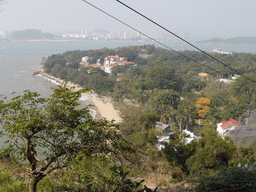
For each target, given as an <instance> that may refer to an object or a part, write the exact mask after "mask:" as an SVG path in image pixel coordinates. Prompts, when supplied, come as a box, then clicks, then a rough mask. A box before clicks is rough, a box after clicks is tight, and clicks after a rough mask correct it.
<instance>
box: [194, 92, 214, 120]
mask: <svg viewBox="0 0 256 192" xmlns="http://www.w3.org/2000/svg"><path fill="white" fill-rule="evenodd" d="M210 103H211V100H210V99H208V98H206V97H202V98H200V99H199V100H198V101H197V102H196V108H197V111H198V116H199V117H201V118H204V117H205V115H206V113H207V112H208V111H209V109H210V107H209V105H210Z"/></svg>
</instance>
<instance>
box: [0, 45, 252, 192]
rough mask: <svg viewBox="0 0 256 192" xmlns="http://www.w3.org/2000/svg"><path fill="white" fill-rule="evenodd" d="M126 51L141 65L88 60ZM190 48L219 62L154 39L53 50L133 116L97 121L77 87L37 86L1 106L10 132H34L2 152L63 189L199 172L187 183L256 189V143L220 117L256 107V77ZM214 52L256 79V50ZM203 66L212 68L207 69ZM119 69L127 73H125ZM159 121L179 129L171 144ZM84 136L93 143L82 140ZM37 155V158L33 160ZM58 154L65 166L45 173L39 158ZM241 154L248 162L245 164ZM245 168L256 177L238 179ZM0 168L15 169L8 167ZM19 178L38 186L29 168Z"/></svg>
mask: <svg viewBox="0 0 256 192" xmlns="http://www.w3.org/2000/svg"><path fill="white" fill-rule="evenodd" d="M116 54H118V55H120V56H123V57H128V60H129V61H134V62H136V63H137V64H138V65H137V67H134V66H116V67H114V68H113V69H112V74H106V73H104V71H103V70H101V69H99V68H92V67H82V68H80V65H79V63H80V61H81V58H82V57H83V56H89V58H90V59H89V63H96V61H97V60H98V59H100V63H103V61H104V57H105V56H108V55H116ZM183 54H185V55H187V56H189V57H191V58H193V59H195V60H197V61H199V62H201V63H203V64H204V65H208V66H211V67H213V68H214V69H215V71H210V69H209V68H206V67H203V66H200V65H199V64H197V63H194V62H193V61H190V60H188V59H187V58H185V57H183V56H181V55H179V54H177V53H174V52H172V51H168V50H164V49H161V48H156V47H154V46H152V45H147V46H146V45H145V46H136V47H123V48H116V49H106V48H104V49H100V50H88V51H69V52H66V53H64V54H58V55H52V56H50V57H49V58H48V59H47V62H46V63H45V65H44V70H45V72H46V73H49V74H51V75H53V76H56V77H59V78H62V79H66V80H70V81H72V82H74V83H76V84H79V85H80V86H82V87H83V88H92V89H94V91H95V92H96V93H98V94H100V95H107V96H110V97H112V98H113V100H114V101H115V105H116V107H118V109H119V110H120V111H121V113H122V118H123V121H122V123H121V124H120V125H115V124H113V123H109V122H107V121H104V120H99V121H97V120H95V121H94V120H92V119H91V117H90V115H89V114H88V112H87V111H86V109H83V110H82V111H80V110H76V109H75V106H76V105H77V103H76V99H78V97H79V94H80V93H81V91H80V92H77V93H74V92H70V91H69V90H68V89H66V88H65V87H62V88H61V87H60V88H59V89H57V90H55V91H54V94H53V95H52V97H51V98H49V99H42V98H40V97H38V95H37V94H35V93H30V92H28V93H25V95H24V96H21V97H17V98H15V99H14V100H13V101H11V102H10V103H5V102H4V101H2V103H1V108H0V109H1V111H2V113H3V114H4V116H3V115H2V116H1V121H2V123H5V124H3V125H4V128H5V130H6V131H8V132H9V133H10V136H12V137H13V136H15V137H17V138H20V139H23V140H25V141H26V140H28V139H30V141H32V142H29V143H28V142H27V143H26V142H25V144H24V145H21V142H20V141H21V140H19V139H17V140H13V141H12V142H11V144H13V145H10V147H9V148H7V149H5V150H2V152H1V153H2V157H12V159H15V158H19V159H22V160H28V162H29V165H26V164H22V166H25V167H26V166H30V167H31V169H29V171H30V175H32V176H33V178H37V177H39V176H40V177H41V176H43V177H41V178H40V179H39V180H38V191H40V190H41V186H42V185H43V184H45V185H47V187H49V186H51V189H52V190H60V191H61V190H62V191H72V190H73V191H79V190H83V191H97V190H98V191H99V190H102V191H103V190H105V191H143V190H144V191H149V189H148V188H147V187H142V186H141V183H142V180H141V179H140V178H143V179H145V184H146V185H147V186H150V187H151V188H152V189H153V188H155V187H156V186H157V185H161V186H162V187H164V186H165V187H170V186H171V185H172V183H175V182H182V181H186V182H189V181H190V180H191V179H192V180H194V182H191V184H190V185H189V186H187V188H194V189H195V190H196V191H211V190H220V191H221V190H222V191H224V190H226V189H227V188H228V189H232V190H234V191H239V190H240V189H243V190H244V191H246V190H247V191H253V190H254V188H255V186H254V185H252V181H253V179H255V171H254V169H253V166H251V167H250V169H248V168H245V167H246V166H247V165H251V164H252V163H253V162H254V161H255V150H256V149H255V146H256V145H255V143H253V145H251V146H248V145H245V144H244V143H243V142H240V143H239V144H238V143H235V142H234V140H233V139H232V138H229V137H225V138H222V137H220V136H219V135H218V133H217V131H216V130H215V126H216V123H218V122H220V121H224V120H228V118H234V119H238V118H240V119H242V120H243V118H244V117H246V116H247V113H248V108H249V106H250V108H251V110H254V109H255V107H256V84H255V83H254V82H252V81H250V80H249V79H247V78H244V77H243V76H241V77H239V78H238V79H236V80H235V81H234V82H232V83H229V84H225V83H223V82H219V81H217V79H219V78H226V79H231V77H232V75H234V72H233V71H231V70H230V69H227V68H225V67H223V66H222V65H220V64H217V63H216V62H215V61H212V60H211V59H209V58H207V57H206V56H205V55H203V54H202V53H199V52H195V51H184V52H183ZM214 56H215V57H217V58H218V59H220V60H222V61H223V62H225V63H226V64H227V65H229V66H230V67H232V68H234V69H235V70H236V71H237V72H238V74H237V75H246V76H247V77H249V78H251V79H253V80H254V79H255V78H254V74H253V73H254V70H255V68H256V55H253V54H245V53H234V54H233V55H221V54H215V55H214ZM67 63H69V64H68V65H67ZM201 72H204V73H207V74H209V75H208V76H207V77H200V76H199V75H198V74H199V73H201ZM117 78H121V81H116V79H117ZM35 104H36V105H35ZM43 106H44V107H43ZM65 106H66V107H65ZM41 111H42V112H41ZM242 120H241V121H242ZM157 121H161V122H162V123H166V124H168V125H169V126H170V129H171V131H172V134H171V135H170V136H169V141H168V142H163V143H162V144H163V145H164V148H163V149H162V150H159V149H158V148H157V147H156V146H157V144H158V138H159V137H160V136H164V135H165V133H160V131H159V130H158V129H156V127H155V125H156V122H157ZM35 125H36V129H35ZM184 129H187V130H190V131H192V132H194V133H195V134H196V135H197V136H199V139H198V140H194V141H192V142H187V139H188V135H186V134H185V133H184V132H182V131H183V130H184ZM37 131H38V132H37ZM38 133H39V134H38ZM31 134H32V136H31ZM30 136H31V138H30ZM56 138H57V141H55V139H56ZM66 138H68V139H66ZM74 138H75V140H73V139H74ZM53 141H54V142H53ZM81 141H82V143H84V144H86V145H85V146H86V147H84V148H82V147H80V148H79V143H81ZM55 142H57V145H55V144H54V143H55ZM17 146H18V147H17ZM39 146H41V147H42V146H44V147H46V148H50V149H51V150H50V151H49V153H47V155H46V159H45V160H44V161H41V160H37V159H36V158H35V150H36V149H40V147H39ZM26 147H28V148H27V150H24V149H26ZM37 147H39V148H37ZM14 152H19V153H14ZM50 152H52V154H53V156H51V155H52V154H51V153H50ZM14 154H16V155H14ZM56 154H57V155H58V154H61V155H63V156H61V155H60V156H56ZM17 155H18V156H17ZM63 157H64V158H63ZM31 158H32V159H33V158H34V160H32V161H30V159H31ZM3 159H4V158H3ZM49 159H52V160H51V161H52V162H57V163H56V164H55V163H53V164H52V165H51V166H50V165H49V168H50V170H51V169H52V168H56V170H57V171H51V172H49V173H48V174H45V171H47V169H45V170H43V171H44V172H43V173H42V172H40V169H39V171H38V169H35V167H33V166H35V164H34V162H35V161H36V165H37V166H39V167H40V168H43V167H44V166H45V165H47V164H45V162H48V161H49ZM25 162H26V161H25ZM17 163H20V162H17ZM238 164H240V165H241V168H240V169H238V170H236V169H235V167H237V166H238ZM56 165H58V166H57V167H55V166H56ZM120 166H122V167H123V168H121V167H120ZM33 168H34V170H33ZM47 168H48V167H47ZM54 170H55V169H54ZM127 170H130V173H129V177H131V178H135V177H139V179H137V180H136V179H135V180H134V179H132V180H131V179H128V180H127V179H126V177H127V175H128V171H127ZM222 173H223V174H222ZM245 173H246V174H248V175H249V177H248V178H250V179H249V180H248V182H247V181H245V180H241V182H240V184H239V182H238V181H237V180H239V177H240V176H244V174H245ZM0 174H2V175H0V176H2V177H8V175H5V174H3V172H0ZM42 174H43V175H42ZM47 176H49V177H47ZM227 177H228V178H227ZM49 178H51V179H49ZM207 178H209V181H208V182H206V180H207ZM22 179H23V180H22ZM12 180H13V181H14V183H15V184H13V186H12V185H11V184H10V187H15V185H20V184H19V182H21V183H22V185H24V186H26V187H28V179H27V177H26V175H25V176H22V177H21V178H20V177H19V178H18V179H17V178H12ZM31 181H33V179H32V180H30V183H31ZM220 182H221V183H220ZM199 183H201V184H200V185H199ZM5 185H6V186H7V185H8V183H5ZM160 188H161V187H159V189H160ZM224 188H225V189H224Z"/></svg>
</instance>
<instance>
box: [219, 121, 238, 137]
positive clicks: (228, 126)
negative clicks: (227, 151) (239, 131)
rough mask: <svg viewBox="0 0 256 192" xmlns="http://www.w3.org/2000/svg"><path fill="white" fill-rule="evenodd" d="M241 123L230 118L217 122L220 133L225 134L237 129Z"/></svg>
mask: <svg viewBox="0 0 256 192" xmlns="http://www.w3.org/2000/svg"><path fill="white" fill-rule="evenodd" d="M239 125H240V124H239V123H238V122H237V121H236V120H234V119H232V118H229V120H228V121H222V122H220V123H218V124H217V131H218V133H219V134H220V135H223V134H224V133H226V132H228V131H231V130H235V129H236V128H237V127H238V126H239Z"/></svg>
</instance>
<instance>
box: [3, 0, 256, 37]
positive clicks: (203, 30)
mask: <svg viewBox="0 0 256 192" xmlns="http://www.w3.org/2000/svg"><path fill="white" fill-rule="evenodd" d="M88 2H90V3H92V4H94V5H95V6H97V7H99V8H100V9H102V10H104V11H106V12H108V13H109V14H111V15H113V16H115V17H117V18H118V19H120V20H122V21H124V22H125V23H127V24H129V25H131V26H133V27H134V28H136V29H138V30H140V31H142V32H144V33H146V34H148V35H152V36H153V35H154V34H157V33H158V34H161V33H163V32H164V31H163V30H162V29H160V28H159V27H157V26H155V25H153V24H152V23H150V22H149V21H147V20H145V19H144V18H142V17H141V16H139V15H137V14H136V13H134V12H132V11H130V10H129V9H127V8H125V7H124V6H123V5H121V4H120V3H118V2H117V1H116V0H88ZM122 2H123V3H125V4H127V5H129V6H131V7H132V8H134V9H136V10H137V11H139V12H141V13H142V14H144V15H146V16H148V17H149V18H151V19H152V20H154V21H156V22H158V23H159V24H161V25H163V26H164V27H166V28H167V29H169V30H170V31H173V32H175V33H177V34H178V35H181V36H182V35H184V33H185V32H186V33H189V34H190V35H191V36H193V35H197V36H201V37H202V38H203V37H205V38H206V37H208V38H210V37H211V38H213V37H220V38H229V37H237V36H256V35H255V32H256V11H255V10H254V9H255V8H256V1H255V0H158V1H156V0H122ZM0 10H3V11H1V12H0V31H3V30H7V31H15V30H24V29H39V30H42V31H43V32H51V33H57V32H60V33H65V32H71V31H82V30H88V31H93V30H94V29H97V28H103V29H105V30H107V31H109V32H112V31H131V30H130V29H129V28H128V27H126V26H124V25H122V24H120V23H118V22H117V21H115V20H114V19H112V18H110V17H109V16H107V15H105V14H103V13H101V12H100V11H98V10H96V9H95V8H93V7H91V6H90V5H88V4H86V3H85V2H83V0H22V1H21V0H9V2H8V3H7V4H5V5H1V7H0Z"/></svg>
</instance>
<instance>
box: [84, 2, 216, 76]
mask: <svg viewBox="0 0 256 192" xmlns="http://www.w3.org/2000/svg"><path fill="white" fill-rule="evenodd" d="M83 1H84V2H85V3H87V4H88V5H90V6H92V7H94V8H95V9H97V10H99V11H101V12H102V13H104V14H106V15H108V16H109V17H111V18H113V19H115V20H116V21H118V22H120V23H122V24H124V25H125V26H127V27H129V28H131V29H133V30H134V31H137V32H139V33H140V34H142V35H144V36H145V37H147V38H149V39H151V40H152V41H154V42H156V43H158V44H160V45H162V46H163V47H165V48H167V49H169V50H171V51H173V52H175V53H177V54H179V55H182V56H183V57H186V58H188V59H189V60H191V61H194V62H196V63H198V64H200V65H202V66H204V67H206V68H208V69H211V70H213V71H216V72H218V71H217V70H215V69H213V68H211V67H209V66H207V65H205V64H203V63H200V62H199V61H197V60H195V59H193V58H190V57H188V56H186V55H184V54H183V53H181V52H178V51H175V50H174V49H172V48H170V47H169V46H167V45H165V44H163V43H161V42H160V41H157V40H156V39H154V38H152V37H150V36H148V35H146V34H145V33H143V32H141V31H139V30H137V29H135V28H134V27H132V26H130V25H128V24H126V23H125V22H123V21H121V20H120V19H118V18H116V17H114V16H112V15H111V14H109V13H107V12H105V11H103V10H102V9H100V8H98V7H96V6H95V5H93V4H91V3H89V2H88V1H86V0H83Z"/></svg>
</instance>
